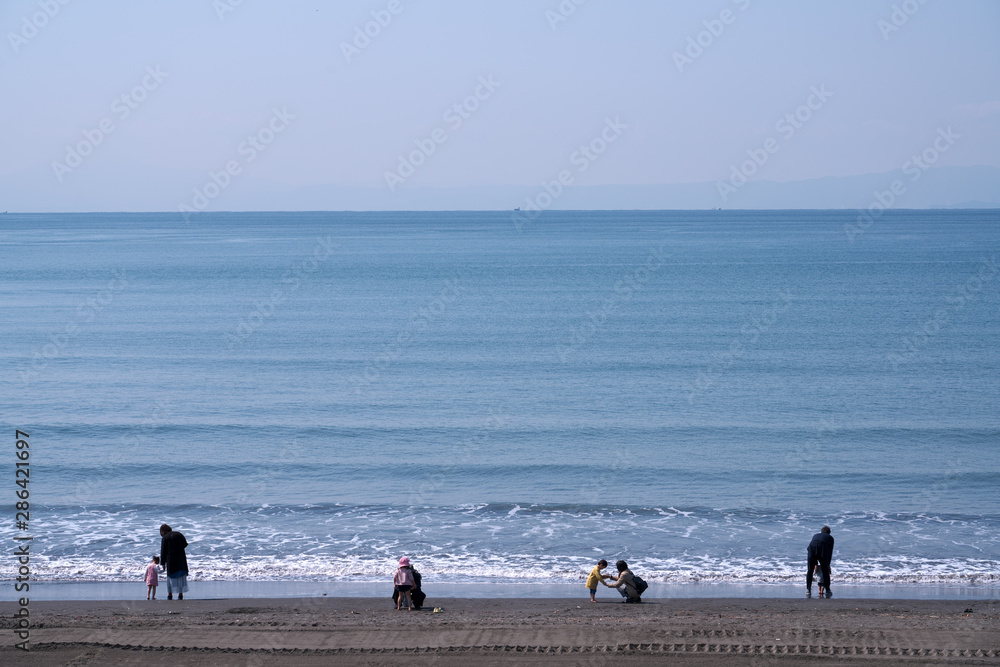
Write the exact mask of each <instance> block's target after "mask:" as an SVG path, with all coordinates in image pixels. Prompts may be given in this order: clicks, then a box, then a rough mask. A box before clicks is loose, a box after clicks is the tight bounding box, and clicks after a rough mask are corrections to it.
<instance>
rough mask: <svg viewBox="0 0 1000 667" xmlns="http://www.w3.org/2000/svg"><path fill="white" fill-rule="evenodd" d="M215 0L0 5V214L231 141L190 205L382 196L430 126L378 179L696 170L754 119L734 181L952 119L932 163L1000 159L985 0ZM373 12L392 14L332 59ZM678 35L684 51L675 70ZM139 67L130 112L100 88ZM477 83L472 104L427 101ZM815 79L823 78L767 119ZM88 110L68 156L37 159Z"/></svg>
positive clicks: (876, 149)
mask: <svg viewBox="0 0 1000 667" xmlns="http://www.w3.org/2000/svg"><path fill="white" fill-rule="evenodd" d="M236 1H237V0H216V1H215V2H213V1H212V0H171V1H170V2H149V1H142V2H140V1H136V0H129V1H124V0H123V1H120V2H113V1H107V2H83V1H82V0H73V1H70V2H68V3H67V4H65V5H63V4H60V3H59V2H58V0H41V1H39V0H33V1H29V0H11V1H9V2H4V3H3V4H2V5H0V27H2V29H3V33H4V44H3V45H2V46H0V76H2V81H3V91H4V104H3V105H2V107H0V118H2V120H3V127H4V128H5V131H4V137H3V142H2V149H0V151H2V152H0V179H2V180H3V181H5V182H6V186H5V187H4V186H0V196H3V197H4V198H6V199H7V200H8V202H10V204H9V205H7V204H4V203H0V209H2V208H11V209H17V210H27V209H31V210H55V209H60V208H62V207H63V206H65V205H68V204H66V202H70V201H75V200H74V198H75V197H80V196H83V194H87V195H88V196H92V197H93V200H94V201H99V202H104V205H105V206H106V207H107V208H143V209H160V210H176V208H177V205H178V203H183V202H185V201H190V200H191V199H192V197H193V195H192V193H193V189H194V188H197V187H199V186H201V185H203V184H205V183H207V182H208V179H209V172H210V171H215V172H218V171H219V170H224V169H225V166H226V164H227V162H230V161H233V162H234V163H236V164H237V167H238V173H237V174H236V175H235V176H233V179H234V182H235V181H240V182H241V184H242V186H241V188H236V187H230V188H228V191H227V188H223V189H222V190H223V191H222V192H221V193H220V194H219V195H218V197H217V200H216V201H214V202H213V204H212V208H213V209H238V208H241V204H240V197H241V196H242V194H241V193H244V192H246V190H245V186H246V184H247V183H270V184H274V185H276V186H277V187H284V188H288V187H298V186H317V185H339V186H363V187H371V188H381V189H383V190H384V191H385V193H386V196H391V192H390V189H389V187H388V184H387V179H386V172H393V173H396V174H397V175H399V174H400V172H399V171H398V168H399V158H398V156H399V155H401V154H403V155H406V154H409V153H410V152H411V151H413V150H416V149H417V146H416V145H415V143H414V142H415V141H417V140H423V141H424V145H425V146H428V145H429V144H428V143H427V141H428V140H429V141H431V142H433V139H428V138H429V137H431V136H432V132H433V131H434V130H435V129H437V128H440V132H439V133H438V135H437V136H438V138H439V139H440V138H441V137H444V139H445V140H444V141H443V143H437V144H434V148H435V150H434V153H433V154H432V155H429V156H427V157H426V158H424V159H423V160H419V158H420V157H422V156H417V159H418V161H422V164H420V165H419V166H418V167H417V168H416V169H414V170H413V173H412V175H406V176H405V178H402V182H401V183H399V182H396V183H394V184H393V185H394V187H401V188H408V187H422V186H434V187H449V186H467V185H523V186H536V187H537V186H538V184H539V182H540V181H542V180H543V179H545V180H551V179H553V178H556V176H557V175H558V173H559V171H560V170H562V169H570V170H572V173H573V174H574V181H573V182H574V185H576V186H582V185H598V184H668V183H682V182H694V181H713V182H714V181H717V180H719V179H725V178H728V177H729V175H730V173H731V166H732V165H734V164H739V163H740V162H742V161H743V160H745V159H748V156H747V153H746V152H747V150H756V149H761V148H762V147H763V146H764V144H765V141H766V140H768V139H769V138H772V139H774V140H775V144H772V147H773V146H774V145H776V146H777V150H776V151H775V152H773V154H769V155H768V159H767V161H766V163H765V164H763V165H762V166H760V167H759V169H757V170H756V173H754V174H753V176H752V177H751V178H752V179H762V180H774V181H788V180H796V179H805V178H813V177H821V176H846V175H852V174H863V173H869V172H880V171H887V170H891V169H897V168H899V167H900V166H901V165H902V164H903V163H904V162H905V161H906V160H907V159H908V158H909V156H911V155H912V154H914V153H917V152H919V151H921V150H923V149H925V148H926V147H928V146H931V145H932V144H933V141H934V140H935V137H936V136H938V130H939V128H947V127H948V126H951V127H952V128H953V131H954V132H955V133H957V134H959V135H960V136H961V139H960V140H958V141H955V142H953V144H952V145H950V146H949V150H948V151H947V152H946V153H942V154H941V156H940V159H939V160H938V162H937V163H936V165H935V166H942V165H992V166H1000V3H998V2H996V1H995V0H947V1H945V0H926V1H925V2H923V3H921V2H919V0H908V1H907V2H902V1H900V0H853V1H851V0H848V1H843V0H840V1H837V2H833V1H828V2H807V1H803V0H794V1H793V0H786V1H774V0H771V1H769V2H764V1H763V0H738V1H732V0H705V1H700V2H684V3H681V2H655V1H651V0H650V1H638V0H637V1H632V2H629V1H627V0H624V1H615V2H610V1H602V0H587V1H586V2H583V3H582V4H580V5H576V4H575V3H573V1H572V0H564V1H563V2H562V3H560V2H559V0H548V1H545V0H537V1H528V0H502V1H500V0H497V1H495V2H479V1H474V0H464V1H459V0H454V1H445V0H442V1H432V0H398V2H395V1H394V2H390V1H388V0H375V1H363V2H362V1H359V2H316V1H313V2H302V1H295V0H290V1H289V0H286V1H282V2H273V1H272V2H265V1H264V0H243V1H242V2H241V3H239V4H235V3H236ZM578 1H579V0H578ZM46 6H47V7H48V11H49V13H52V14H54V15H53V16H51V17H49V16H46V15H45V14H44V13H43V12H44V7H46ZM560 6H562V7H563V10H564V13H567V14H569V15H568V16H566V17H563V16H562V15H560V14H559V12H560ZM894 7H895V9H894ZM56 8H57V9H58V11H57V12H56V11H55V9H56ZM390 8H394V9H396V10H397V13H395V14H392V13H391V12H390V11H389V10H390ZM569 8H572V9H573V11H572V13H569V12H568V9H569ZM907 9H908V10H910V12H911V13H909V14H907V13H906V12H905V11H904V10H907ZM229 10H231V11H229ZM894 11H895V17H894ZM372 12H375V13H376V16H380V17H381V18H382V20H383V22H385V20H386V17H387V16H389V17H391V21H389V22H388V24H387V25H385V26H384V27H382V26H378V34H377V35H376V36H374V37H370V38H368V39H369V41H368V43H367V44H366V45H365V42H364V41H363V40H359V43H360V44H362V45H365V46H364V48H357V51H356V52H351V53H349V54H348V55H347V56H345V53H344V47H343V44H349V45H352V46H354V40H355V38H356V29H360V30H361V31H364V29H365V26H366V24H367V23H369V22H372V21H374V20H375V19H374V18H373V15H372ZM547 12H548V14H547ZM723 12H729V13H727V14H723ZM555 16H558V17H559V18H560V19H561V18H565V20H563V21H559V22H555V21H554V19H553V17H555ZM720 17H721V18H720ZM894 18H895V24H894V23H893V19H894ZM903 18H905V19H906V20H905V22H903V20H902V19H903ZM43 19H44V20H43ZM723 19H725V20H727V21H728V23H726V22H724V20H723ZM880 21H882V22H883V23H882V24H881V26H880V23H879V22H880ZM26 22H27V23H26ZM705 22H708V24H707V25H706V23H705ZM897 24H898V25H897ZM38 25H41V27H38ZM887 26H889V27H891V28H897V27H898V30H895V29H894V30H892V31H890V30H889V29H888V27H887ZM368 28H369V32H372V33H374V32H376V30H375V24H371V25H369V26H368ZM712 29H714V31H715V32H716V33H718V34H711V30H712ZM699 33H702V34H701V35H700V39H701V42H702V43H703V44H707V46H703V47H701V52H700V54H699V53H698V51H697V50H691V51H690V52H689V54H688V56H690V54H694V55H696V56H697V57H692V58H690V62H682V63H681V66H680V67H679V66H678V62H677V57H676V56H675V53H680V54H685V51H686V50H687V49H688V48H689V45H690V43H689V39H691V40H694V41H695V42H697V40H698V39H699ZM147 68H149V70H147ZM157 68H158V69H159V71H160V72H162V73H165V75H161V76H160V77H159V78H160V79H161V80H159V81H157V79H156V78H153V77H152V76H151V75H149V74H147V72H148V71H154V72H155V71H157ZM481 77H482V78H483V79H485V80H492V81H493V82H496V84H499V85H498V86H496V87H493V86H492V85H491V86H490V87H489V88H487V87H485V86H482V85H481V84H480V83H479V81H480V78H481ZM144 79H145V83H146V87H147V89H146V90H139V91H138V93H137V94H136V95H134V96H133V99H132V100H131V103H132V106H134V107H135V108H127V106H126V104H127V102H128V101H129V100H126V102H122V101H119V102H117V103H116V102H115V100H116V98H120V97H121V96H122V95H132V93H131V92H130V91H133V89H135V87H136V86H142V84H143V82H144ZM477 86H480V88H479V93H480V97H481V98H484V99H482V100H474V101H472V102H470V106H476V105H478V108H476V109H475V110H474V111H471V112H466V115H467V116H468V117H467V118H461V117H460V116H458V115H457V114H455V115H451V116H448V117H445V112H446V111H447V110H448V109H449V108H452V107H453V106H454V105H455V104H461V103H462V102H463V100H465V99H466V98H467V97H468V96H470V95H474V94H475V92H476V90H477ZM814 87H815V89H816V90H820V91H828V92H829V93H832V95H830V96H829V97H826V95H825V94H824V97H826V99H825V100H823V99H821V98H819V97H814V98H812V100H811V101H812V102H813V106H814V107H815V108H814V109H812V110H810V111H809V113H808V114H804V113H803V112H800V114H801V115H809V116H810V117H809V118H808V120H806V121H805V122H802V123H801V124H800V125H801V127H798V128H794V127H793V128H792V129H794V133H791V134H789V130H788V127H789V125H785V126H784V127H783V128H782V129H779V128H778V126H777V125H776V124H777V123H778V121H779V120H780V119H781V118H782V117H784V116H785V114H788V113H794V112H795V111H796V109H797V108H798V107H799V106H800V105H803V104H805V103H806V102H807V100H809V97H810V95H811V94H812V93H811V89H813V88H814ZM136 98H144V99H142V100H141V101H138V100H137V99H136ZM274 109H278V110H279V111H281V110H286V109H287V112H288V113H290V114H292V115H293V116H294V118H292V119H288V120H280V119H272V117H273V113H274V111H273V110H274ZM126 110H127V111H128V116H127V117H123V116H124V113H125V111H126ZM105 119H107V122H110V123H111V124H112V125H113V132H112V133H111V134H109V135H107V136H106V137H104V138H103V139H102V140H101V142H100V144H99V145H97V146H96V147H94V149H93V151H92V152H91V154H90V155H87V156H84V157H82V159H81V160H80V161H79V164H78V166H75V167H72V168H71V169H70V170H68V171H66V170H63V169H61V168H59V167H54V166H53V162H59V163H62V164H66V165H67V166H69V163H67V162H66V161H67V148H66V147H67V146H77V145H78V144H79V143H80V142H81V141H84V142H86V141H88V140H87V139H86V138H85V135H84V132H85V131H90V137H91V138H94V137H96V136H97V135H95V134H94V132H93V130H94V128H99V127H100V123H101V122H102V120H105ZM606 119H612V120H614V119H619V125H618V129H617V130H615V131H614V132H608V133H606V136H608V137H614V139H615V141H614V142H613V143H610V144H608V145H607V146H606V150H605V151H604V153H603V154H602V155H600V156H595V157H596V159H593V160H590V159H589V158H583V159H584V161H585V162H586V163H587V164H586V167H587V168H586V170H585V171H580V166H581V163H580V159H581V156H580V155H577V163H575V166H574V163H573V162H572V158H573V154H574V151H576V150H577V149H578V148H579V147H580V146H581V145H585V144H589V143H590V142H591V141H592V140H594V139H596V138H597V137H599V136H600V135H601V132H602V131H603V130H604V128H605V127H607V126H606ZM458 120H460V121H461V124H460V125H457V121H458ZM269 123H274V125H273V127H274V128H280V131H278V132H275V133H274V136H273V141H272V142H271V143H270V144H267V145H266V147H265V148H264V150H262V151H259V152H257V153H256V154H255V155H254V159H253V160H252V161H251V160H249V158H250V156H251V154H253V153H254V151H255V150H256V149H253V150H251V147H250V145H249V144H246V145H242V150H241V144H242V142H244V141H246V140H247V137H248V136H249V135H258V132H259V131H261V130H263V129H264V128H267V127H268V124H269ZM456 125H457V126H456ZM622 125H625V126H627V127H624V128H622V127H621V126H622ZM272 131H273V130H272ZM268 132H269V131H264V133H263V136H262V137H260V140H266V139H269V138H271V137H270V135H269V133H268ZM616 132H617V134H616ZM262 145H263V144H262ZM597 147H598V148H600V147H601V142H598V143H597ZM83 150H84V151H86V150H87V147H86V146H84V148H83ZM758 154H759V153H758ZM72 161H73V159H72V158H70V162H72ZM402 172H403V173H404V174H405V173H407V172H408V170H407V169H406V168H405V167H404V169H403V170H402ZM60 179H61V180H60ZM222 180H225V179H224V178H223V179H222ZM390 180H393V179H390Z"/></svg>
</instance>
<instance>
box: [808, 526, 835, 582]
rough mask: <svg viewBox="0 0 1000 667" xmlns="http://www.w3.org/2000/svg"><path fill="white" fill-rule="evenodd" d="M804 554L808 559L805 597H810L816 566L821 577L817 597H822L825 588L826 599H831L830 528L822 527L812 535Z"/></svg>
mask: <svg viewBox="0 0 1000 667" xmlns="http://www.w3.org/2000/svg"><path fill="white" fill-rule="evenodd" d="M806 554H807V555H808V557H809V562H808V565H806V597H807V598H811V597H812V584H813V572H814V571H815V570H816V565H817V564H818V565H819V569H820V571H821V572H822V577H823V578H822V579H821V580H820V582H819V596H820V597H823V595H824V591H823V589H824V587H825V588H826V597H828V598H829V597H833V593H832V592H831V591H830V560H832V559H833V535H831V534H830V526H823V527H822V528H821V529H820V531H819V532H818V533H816V534H815V535H813V538H812V542H810V543H809V547H808V548H807V549H806Z"/></svg>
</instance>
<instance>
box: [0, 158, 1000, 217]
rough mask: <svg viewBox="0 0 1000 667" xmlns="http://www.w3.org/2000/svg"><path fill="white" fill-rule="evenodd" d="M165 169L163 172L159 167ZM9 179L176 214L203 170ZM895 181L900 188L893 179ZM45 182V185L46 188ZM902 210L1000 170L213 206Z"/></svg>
mask: <svg viewBox="0 0 1000 667" xmlns="http://www.w3.org/2000/svg"><path fill="white" fill-rule="evenodd" d="M154 171H156V170H154ZM26 176H27V175H26V174H22V175H21V177H20V178H12V177H5V178H3V179H2V180H0V210H2V209H7V210H9V211H11V212H14V211H25V212H30V211H53V212H58V211H176V210H178V206H179V205H180V204H186V205H188V206H191V205H192V203H193V199H194V194H193V193H194V188H193V186H195V185H204V184H205V183H206V181H207V178H206V176H205V175H203V174H191V173H184V172H181V171H156V173H151V170H149V169H147V170H141V169H136V170H135V171H132V172H130V173H128V174H126V175H123V176H122V178H121V179H119V180H118V182H116V183H114V184H109V183H107V182H106V177H101V178H100V180H99V177H98V176H97V175H96V174H95V175H93V176H91V175H90V174H88V173H86V172H84V173H74V174H71V175H69V176H68V177H67V178H66V181H65V182H64V183H62V184H58V183H56V182H55V179H54V178H53V177H52V174H51V173H48V174H46V175H45V176H44V177H43V176H42V175H41V174H34V175H33V177H32V178H27V177H26ZM894 183H895V192H893V185H894ZM40 184H41V185H40ZM880 198H881V200H882V201H883V202H890V200H891V203H890V206H891V207H892V208H901V209H906V208H1000V168H998V167H938V168H932V169H929V170H927V171H925V172H919V173H916V172H915V171H913V170H911V171H909V172H908V173H904V172H903V171H901V170H896V171H890V172H883V173H876V174H863V175H859V176H845V177H827V178H814V179H807V180H801V181H789V182H784V183H777V182H774V181H751V182H749V183H746V184H744V185H742V186H740V187H735V186H733V187H732V188H731V189H727V192H726V197H725V199H724V198H723V197H722V195H721V194H720V187H719V184H718V183H716V182H701V183H675V184H669V185H591V186H587V185H577V186H568V187H566V188H564V189H563V190H562V192H559V193H557V194H556V196H552V195H550V194H549V193H547V192H546V190H545V189H544V188H543V187H542V186H541V185H538V186H477V187H455V188H430V187H405V186H400V187H398V188H397V189H396V191H395V192H390V191H389V189H388V188H361V187H345V186H334V185H330V186H327V185H311V186H306V187H298V188H295V187H288V186H283V185H281V184H278V183H274V182H270V181H264V180H261V179H253V178H251V177H248V176H243V175H241V176H239V177H236V178H233V179H232V182H231V183H230V184H229V185H228V186H227V187H226V188H225V189H223V190H222V191H221V193H220V194H219V195H218V197H217V198H216V199H214V200H211V201H209V200H205V201H206V203H207V206H205V208H204V210H206V211H224V210H228V211H343V210H354V211H379V210H384V211H403V210H431V211H439V210H510V209H513V208H515V207H520V208H522V209H527V208H530V207H531V206H532V205H538V206H539V207H540V208H543V209H563V210H567V209H569V210H581V209H582V210H600V209H605V210H632V209H653V210H656V209H667V210H669V209H715V208H722V209H839V208H847V209H858V208H866V207H868V206H869V205H871V204H872V203H874V202H877V201H879V199H880Z"/></svg>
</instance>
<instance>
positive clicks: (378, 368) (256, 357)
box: [0, 210, 1000, 599]
mask: <svg viewBox="0 0 1000 667" xmlns="http://www.w3.org/2000/svg"><path fill="white" fill-rule="evenodd" d="M997 223H998V212H997V211H977V210H929V211H887V212H885V213H884V214H883V215H881V216H879V217H877V218H875V219H874V221H873V222H866V223H864V224H858V212H857V211H635V212H606V211H594V212H577V211H562V212H559V211H546V212H544V213H542V214H541V215H538V216H536V217H529V216H528V215H524V214H516V213H512V212H444V213H319V212H317V213H212V214H199V215H196V216H192V217H191V218H190V219H189V220H183V219H181V218H180V216H178V215H176V214H166V213H164V214H131V213H115V214H23V215H22V214H7V215H2V216H0V247H2V249H3V262H2V265H0V274H2V280H0V291H2V297H3V298H2V306H0V307H2V316H3V317H2V322H3V324H2V331H3V345H2V349H0V367H2V369H3V378H4V383H3V389H2V390H0V391H2V398H0V403H2V405H3V406H4V422H5V424H6V428H7V430H8V445H7V450H8V451H7V453H6V454H5V455H3V456H5V457H6V461H7V463H6V464H5V466H4V467H5V469H7V470H8V480H7V482H6V486H7V487H8V488H7V490H5V491H4V492H3V496H4V498H5V500H4V504H3V505H2V510H3V512H4V516H5V517H6V518H5V519H4V521H3V526H4V528H3V533H2V534H3V537H4V538H5V541H7V543H8V544H12V543H13V542H11V541H10V538H12V537H14V536H16V535H22V536H23V535H26V534H30V535H31V536H32V537H33V540H32V541H31V544H32V562H31V568H32V581H33V585H35V586H36V587H37V586H44V585H45V584H46V583H52V584H58V583H62V584H65V583H79V582H92V581H99V582H127V581H134V582H138V583H136V585H137V586H140V585H141V575H142V572H143V569H144V567H145V565H146V564H147V563H148V561H149V559H150V556H151V555H153V554H155V553H158V551H159V535H158V532H157V529H158V526H159V525H160V524H161V523H163V522H166V523H169V524H171V525H172V526H173V527H174V528H175V529H177V530H180V531H181V532H182V533H184V534H185V535H186V537H187V539H188V541H189V543H190V546H189V547H188V559H189V563H190V565H191V569H192V579H193V580H194V581H193V582H192V594H193V595H192V597H197V594H196V592H197V583H198V582H206V583H207V582H246V581H253V582H282V581H284V582H288V585H289V586H292V585H293V584H294V582H323V583H337V582H340V583H343V584H345V585H346V584H362V583H366V582H367V583H371V582H382V581H388V580H389V579H390V578H391V575H392V572H393V571H394V569H395V561H396V559H397V558H398V557H400V556H403V555H407V556H409V557H410V558H412V559H413V560H414V562H415V563H416V564H417V566H418V567H419V568H420V570H421V572H422V573H423V575H424V579H425V582H427V584H426V585H431V584H432V583H434V582H438V583H440V584H441V585H445V584H448V585H452V584H454V585H457V584H480V585H492V584H578V585H581V586H582V580H583V578H584V577H585V576H586V574H587V572H588V571H589V569H590V568H591V567H592V566H593V563H594V562H595V561H596V560H597V559H599V558H602V557H603V558H605V559H607V560H608V561H610V562H612V564H613V563H614V561H615V560H617V559H619V558H623V559H625V560H627V561H629V563H630V565H632V566H633V569H634V570H635V571H636V572H637V573H640V574H642V575H643V576H645V577H646V579H647V580H649V581H651V582H653V583H655V584H656V585H657V586H658V587H660V589H661V590H665V591H669V588H670V586H671V585H678V586H680V585H687V584H692V583H698V584H709V585H720V586H722V585H781V586H785V587H787V588H788V590H794V591H795V594H796V595H798V593H799V592H800V591H799V590H798V589H792V588H791V586H792V585H793V584H794V586H797V587H799V586H802V584H803V581H802V580H803V575H804V569H805V547H806V545H807V544H808V542H809V540H810V538H811V536H812V535H813V534H814V533H816V532H818V530H819V528H820V527H821V526H823V525H829V526H830V527H831V529H832V533H833V535H834V537H835V539H836V549H835V553H834V563H833V571H834V575H833V576H834V589H835V590H836V587H837V584H838V583H843V584H854V585H858V586H868V587H871V586H883V585H885V586H890V585H891V586H916V587H920V586H933V587H942V586H944V587H946V588H947V587H955V589H956V590H957V589H959V588H961V589H975V590H979V591H983V592H985V594H988V595H994V596H995V595H996V593H997V592H998V591H1000V494H998V489H1000V447H998V445H1000V411H998V409H997V406H998V405H1000V386H998V378H1000V308H998V306H1000V299H998V286H1000V279H998V278H997V268H998V264H997V261H998V256H997V253H998V250H1000V226H998V224H997ZM15 429H20V430H21V431H23V432H27V433H28V434H29V441H30V470H31V476H30V487H29V488H30V503H31V505H30V515H31V518H30V526H29V527H28V528H27V529H26V530H25V531H19V530H18V529H17V528H15V524H14V520H15V519H14V516H15V512H16V508H15V506H14V492H15V491H16V490H18V487H16V486H15V479H14V473H13V470H14V463H15V452H16V450H15ZM15 565H16V564H15V561H14V559H13V558H12V557H6V558H3V559H0V579H2V580H4V581H7V582H10V581H11V580H12V579H13V578H14V577H15V576H16V571H15V570H16V567H15ZM612 569H613V565H612ZM278 585H279V584H274V586H278ZM4 588H5V589H8V590H6V592H5V593H4V595H5V596H6V597H5V599H8V598H10V596H12V595H13V592H12V591H13V588H12V587H11V586H4ZM574 590H575V589H574ZM783 590H784V589H783Z"/></svg>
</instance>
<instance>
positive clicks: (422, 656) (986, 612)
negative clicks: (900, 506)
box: [0, 597, 1000, 667]
mask: <svg viewBox="0 0 1000 667" xmlns="http://www.w3.org/2000/svg"><path fill="white" fill-rule="evenodd" d="M428 602H429V603H430V604H433V605H437V606H439V607H441V608H443V611H441V612H440V613H434V612H433V611H432V608H431V607H426V608H425V609H424V610H422V611H413V612H407V611H400V612H397V611H396V610H395V608H394V607H393V606H392V604H391V602H390V601H389V600H387V599H386V600H383V599H376V598H332V597H326V598H296V599H280V600H275V599H228V600H197V599H193V600H184V601H177V600H174V601H167V600H158V601H156V602H147V601H146V600H138V601H136V600H130V601H65V602H58V601H50V602H33V603H31V604H30V605H29V609H30V611H31V629H30V647H31V651H30V652H28V653H25V652H23V651H19V650H17V649H15V648H14V646H13V644H14V642H15V641H17V640H16V639H15V636H14V633H13V631H12V630H11V629H10V628H13V625H14V623H13V620H12V615H13V613H14V611H15V610H16V608H17V607H16V605H15V604H14V603H10V602H4V603H0V612H2V614H3V626H4V627H5V628H7V630H5V631H4V633H3V635H4V636H5V641H4V645H3V646H2V647H0V663H2V664H10V665H14V664H16V665H29V666H34V665H57V664H61V665H69V664H72V665H76V666H80V665H109V664H114V665H182V664H190V665H203V664H211V665H213V666H216V667H224V666H229V665H325V664H334V663H335V664H357V665H396V664H411V665H412V664H416V665H424V664H445V665H449V664H453V665H459V664H464V665H469V664H475V665H490V664H502V663H509V662H511V661H512V660H515V661H522V662H527V663H536V664H543V663H545V664H553V663H554V664H566V665H570V664H573V665H577V664H584V665H604V664H609V665H610V664H634V665H647V664H649V665H651V664H659V663H661V662H663V661H665V660H667V659H669V660H671V661H674V662H677V661H681V662H689V663H696V664H704V665H719V664H721V665H761V664H776V663H781V664H800V663H810V664H817V663H822V664H845V665H846V664H851V665H868V664H871V665H875V664H880V665H884V664H893V663H895V664H908V665H909V664H970V665H974V664H994V665H995V664H1000V601H996V600H991V601H983V600H976V601H961V600H958V601H956V600H854V599H839V598H834V599H831V600H819V599H811V600H807V599H805V598H803V599H798V600H788V599H653V600H649V601H648V602H644V603H643V604H641V605H626V604H621V603H618V602H612V601H611V600H610V599H609V598H605V601H604V602H600V603H598V604H592V603H590V602H589V601H587V600H586V599H582V600H572V599H498V600H486V599H457V598H438V599H429V600H428ZM967 610H971V611H967Z"/></svg>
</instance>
